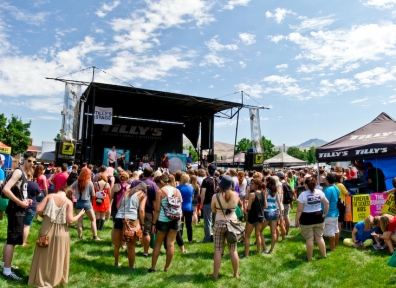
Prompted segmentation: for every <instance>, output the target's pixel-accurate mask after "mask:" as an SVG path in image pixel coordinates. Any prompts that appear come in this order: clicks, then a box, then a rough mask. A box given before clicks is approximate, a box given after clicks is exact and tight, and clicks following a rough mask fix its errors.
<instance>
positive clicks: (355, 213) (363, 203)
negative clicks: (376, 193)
mask: <svg viewBox="0 0 396 288" xmlns="http://www.w3.org/2000/svg"><path fill="white" fill-rule="evenodd" d="M367 216H370V195H355V196H353V198H352V218H353V222H359V221H362V220H364V219H366V217H367Z"/></svg>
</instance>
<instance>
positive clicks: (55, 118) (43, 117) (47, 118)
mask: <svg viewBox="0 0 396 288" xmlns="http://www.w3.org/2000/svg"><path fill="white" fill-rule="evenodd" d="M38 118H40V119H44V120H55V121H56V120H58V121H61V120H62V118H61V117H55V116H49V115H44V116H39V117H38Z"/></svg>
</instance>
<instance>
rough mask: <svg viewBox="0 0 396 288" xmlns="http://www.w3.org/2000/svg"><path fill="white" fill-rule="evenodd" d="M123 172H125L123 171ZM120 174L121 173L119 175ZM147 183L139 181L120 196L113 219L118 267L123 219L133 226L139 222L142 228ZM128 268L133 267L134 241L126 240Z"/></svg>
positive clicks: (115, 258)
mask: <svg viewBox="0 0 396 288" xmlns="http://www.w3.org/2000/svg"><path fill="white" fill-rule="evenodd" d="M123 173H125V172H123ZM121 176H122V175H121ZM146 194H147V184H146V183H144V182H140V183H139V184H137V185H136V186H135V187H133V188H129V189H128V190H127V191H126V193H125V194H124V196H123V197H122V199H121V201H120V203H119V205H118V211H117V214H116V216H115V221H114V266H115V267H119V266H121V264H120V263H119V260H118V258H119V254H120V246H121V242H122V228H123V220H124V219H125V218H126V219H128V220H129V221H131V222H132V223H133V224H134V225H135V227H136V226H137V224H138V223H140V226H141V229H142V230H143V229H144V209H145V207H146V199H147V197H146ZM127 246H128V261H129V269H135V242H127Z"/></svg>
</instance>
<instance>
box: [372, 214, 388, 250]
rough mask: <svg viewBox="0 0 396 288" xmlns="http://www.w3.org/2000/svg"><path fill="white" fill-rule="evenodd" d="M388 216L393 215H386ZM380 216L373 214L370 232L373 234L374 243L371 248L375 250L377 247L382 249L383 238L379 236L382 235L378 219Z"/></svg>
mask: <svg viewBox="0 0 396 288" xmlns="http://www.w3.org/2000/svg"><path fill="white" fill-rule="evenodd" d="M384 215H388V214H384ZM388 216H390V218H391V219H392V218H393V216H392V215H388ZM381 217H382V216H375V217H374V227H373V228H374V232H373V233H371V236H373V238H374V241H375V243H374V244H373V248H374V249H375V250H378V249H381V250H382V249H384V244H385V242H384V239H381V238H380V237H379V236H380V235H382V230H381V225H380V220H381Z"/></svg>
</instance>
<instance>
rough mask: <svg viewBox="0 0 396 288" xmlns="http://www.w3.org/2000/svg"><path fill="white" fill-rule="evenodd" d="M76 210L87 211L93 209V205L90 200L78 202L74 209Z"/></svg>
mask: <svg viewBox="0 0 396 288" xmlns="http://www.w3.org/2000/svg"><path fill="white" fill-rule="evenodd" d="M74 209H76V210H81V209H84V210H85V211H88V210H91V209H92V204H91V201H90V200H77V203H76V206H75V207H74Z"/></svg>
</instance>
